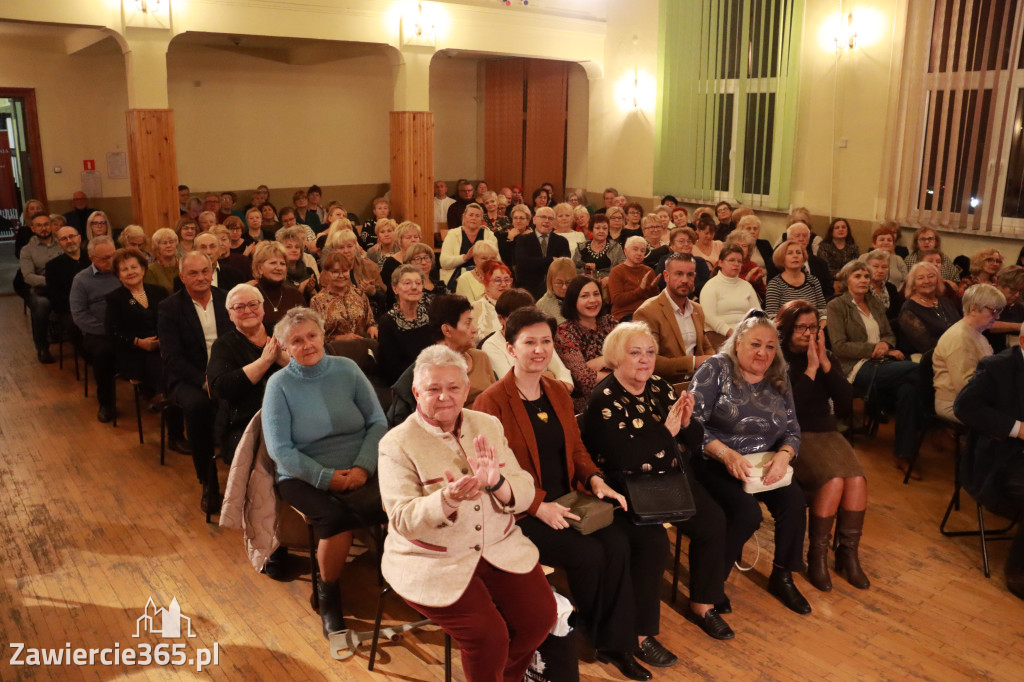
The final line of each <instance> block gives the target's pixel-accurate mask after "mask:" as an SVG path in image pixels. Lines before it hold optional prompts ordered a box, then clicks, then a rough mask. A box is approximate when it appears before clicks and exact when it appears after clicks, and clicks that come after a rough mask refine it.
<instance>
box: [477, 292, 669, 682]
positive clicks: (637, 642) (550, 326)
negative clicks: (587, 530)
mask: <svg viewBox="0 0 1024 682" xmlns="http://www.w3.org/2000/svg"><path fill="white" fill-rule="evenodd" d="M554 335H555V321H554V319H553V318H551V317H549V316H548V315H546V314H544V313H543V312H541V311H540V310H538V309H537V308H535V307H532V306H531V307H527V308H520V309H519V310H517V311H515V312H514V313H512V314H511V315H510V316H509V318H508V321H507V322H506V323H505V339H506V341H507V343H508V348H509V352H510V353H511V354H512V356H513V358H514V360H515V365H514V366H513V368H512V371H510V372H509V373H508V374H506V375H505V378H504V379H502V380H501V381H499V382H497V383H496V384H494V385H492V386H491V387H490V388H489V389H487V390H486V391H484V392H483V393H482V394H480V397H478V398H477V399H476V402H475V403H474V404H473V409H474V410H479V411H481V412H486V413H488V414H492V415H494V416H496V417H497V418H498V419H499V420H501V423H502V425H503V426H504V429H505V438H506V439H507V440H508V444H509V447H510V448H511V449H512V452H513V453H514V454H515V456H516V460H517V461H518V462H519V466H521V467H522V468H523V469H524V470H525V471H527V472H529V473H530V474H532V475H533V480H534V486H535V488H534V493H533V501H532V503H531V504H530V505H529V507H528V508H527V510H526V514H525V515H523V516H521V517H520V518H519V520H518V525H519V528H520V529H521V530H522V532H523V534H524V535H525V536H526V537H527V538H529V539H530V540H532V541H533V543H534V544H535V545H537V548H538V549H539V550H540V561H541V563H543V564H545V565H548V566H554V567H557V568H562V569H564V570H565V572H566V573H567V575H568V577H569V588H570V589H571V590H572V594H573V597H574V599H575V602H576V607H577V608H578V609H579V614H580V622H581V624H582V625H581V627H582V628H583V630H584V631H585V632H586V633H587V635H588V636H589V637H590V640H591V643H592V644H593V645H594V648H595V649H597V658H598V660H599V661H601V662H604V663H612V664H613V665H615V666H616V667H617V668H618V669H619V670H620V671H621V672H622V673H623V674H624V675H625V676H626V677H628V678H629V679H632V680H649V679H651V673H650V672H649V671H648V670H647V669H645V668H644V667H643V666H641V665H640V664H639V663H638V662H637V660H636V659H637V658H639V659H640V660H641V661H643V662H645V663H647V664H648V665H652V666H658V667H665V666H670V665H673V664H674V663H675V662H676V660H677V659H676V656H675V655H673V654H672V653H671V652H670V651H668V650H667V649H665V647H663V646H662V645H661V643H659V642H658V640H657V639H655V635H657V634H658V621H659V617H660V613H659V609H660V603H661V597H660V594H659V585H660V583H661V574H662V573H663V572H664V570H665V567H666V565H667V559H668V537H667V535H666V534H665V529H664V528H662V527H661V526H637V525H635V524H634V523H633V522H632V521H631V520H630V519H628V518H627V517H626V516H625V515H624V514H622V513H621V512H617V513H616V515H615V520H614V522H613V523H612V524H611V525H610V526H608V527H606V528H603V529H601V530H599V531H597V532H595V533H592V534H590V535H581V534H580V533H578V532H576V531H575V530H572V529H571V528H570V527H569V522H568V520H567V519H577V518H578V517H577V516H576V515H574V514H573V513H572V512H571V511H570V510H569V509H568V508H567V507H564V506H562V505H560V504H559V503H558V502H556V500H557V499H558V498H560V497H561V496H563V495H565V494H566V493H569V492H571V491H572V490H586V491H589V492H591V493H593V494H594V495H596V496H597V497H600V498H605V497H607V498H611V499H613V500H617V501H618V502H619V504H620V505H622V507H623V508H625V506H626V500H625V498H624V497H623V496H622V495H620V494H619V493H618V492H616V491H615V490H613V489H612V488H611V487H610V486H609V485H608V484H607V483H606V482H605V480H604V478H603V476H602V475H601V472H600V470H599V469H598V468H597V467H596V466H595V465H594V462H593V460H592V459H591V458H590V454H589V453H588V452H587V450H586V448H585V447H584V446H583V440H582V438H581V436H580V430H579V426H578V425H577V423H576V416H575V414H573V406H572V398H570V397H569V392H568V391H567V390H566V389H565V387H564V386H563V385H562V384H561V383H560V382H558V381H556V380H554V379H550V378H548V377H545V376H542V374H543V372H544V370H545V368H546V367H547V365H548V362H549V361H550V360H551V356H552V354H553V353H554Z"/></svg>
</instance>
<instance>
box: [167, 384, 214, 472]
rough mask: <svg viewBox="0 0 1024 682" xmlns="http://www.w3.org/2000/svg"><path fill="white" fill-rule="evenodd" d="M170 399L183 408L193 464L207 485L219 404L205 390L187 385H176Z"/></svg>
mask: <svg viewBox="0 0 1024 682" xmlns="http://www.w3.org/2000/svg"><path fill="white" fill-rule="evenodd" d="M170 398H171V400H173V401H174V402H175V403H176V404H177V405H179V406H180V407H181V411H182V414H184V416H185V429H186V430H187V431H188V440H189V442H190V443H191V444H192V464H193V465H195V468H196V477H197V478H199V482H200V483H203V484H205V483H206V476H207V472H208V470H209V466H210V460H211V459H213V444H214V438H213V425H214V421H215V419H216V414H217V403H216V402H215V401H213V400H210V396H208V395H206V391H204V390H203V389H201V388H199V387H198V386H193V385H192V384H186V383H178V384H175V386H174V388H172V389H171V394H170ZM168 430H170V429H168Z"/></svg>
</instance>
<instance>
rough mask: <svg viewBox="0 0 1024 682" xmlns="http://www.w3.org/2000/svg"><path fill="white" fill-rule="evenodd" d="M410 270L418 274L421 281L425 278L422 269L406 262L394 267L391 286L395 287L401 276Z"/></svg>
mask: <svg viewBox="0 0 1024 682" xmlns="http://www.w3.org/2000/svg"><path fill="white" fill-rule="evenodd" d="M409 248H412V247H409ZM410 272H411V273H413V274H415V275H418V276H419V278H420V281H421V282H422V281H424V280H426V276H424V274H423V271H422V270H420V269H419V268H418V267H416V266H415V265H409V264H408V263H404V264H402V265H399V266H398V267H397V268H395V271H394V272H392V273H391V288H392V289H394V288H395V287H397V286H398V283H399V282H401V281H402V277H403V276H405V275H408V274H409V273H410Z"/></svg>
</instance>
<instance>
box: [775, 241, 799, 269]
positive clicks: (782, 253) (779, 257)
mask: <svg viewBox="0 0 1024 682" xmlns="http://www.w3.org/2000/svg"><path fill="white" fill-rule="evenodd" d="M790 246H799V247H800V250H801V251H802V252H803V254H804V262H805V263H806V262H807V247H806V246H804V245H803V244H801V243H800V242H798V241H796V240H795V239H787V240H786V241H784V242H782V243H781V244H779V245H778V246H777V247H776V248H775V251H774V252H773V253H772V263H774V264H775V267H777V268H779V269H780V270H785V269H786V251H788V250H789V247H790Z"/></svg>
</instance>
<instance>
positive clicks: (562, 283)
mask: <svg viewBox="0 0 1024 682" xmlns="http://www.w3.org/2000/svg"><path fill="white" fill-rule="evenodd" d="M551 283H552V284H553V285H555V286H556V287H567V286H569V283H568V282H566V281H565V280H564V279H556V280H554V281H553V282H551Z"/></svg>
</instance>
